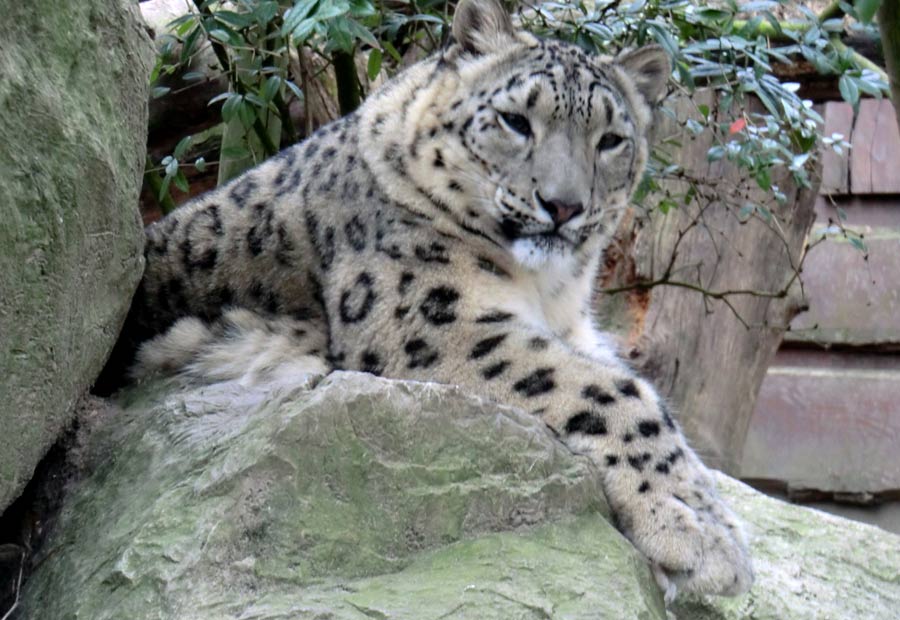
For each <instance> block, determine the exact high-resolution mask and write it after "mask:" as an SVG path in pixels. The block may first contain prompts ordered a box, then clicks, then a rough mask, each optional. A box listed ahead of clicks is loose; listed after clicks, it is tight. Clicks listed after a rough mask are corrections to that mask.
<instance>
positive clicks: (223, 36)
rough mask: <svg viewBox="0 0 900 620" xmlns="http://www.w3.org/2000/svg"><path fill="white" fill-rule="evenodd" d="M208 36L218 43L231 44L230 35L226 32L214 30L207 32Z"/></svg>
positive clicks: (219, 29)
mask: <svg viewBox="0 0 900 620" xmlns="http://www.w3.org/2000/svg"><path fill="white" fill-rule="evenodd" d="M209 36H210V37H212V38H213V39H215V40H216V41H220V42H222V43H228V44H231V42H232V38H231V37H232V35H231V33H229V32H228V31H227V30H224V29H222V28H216V29H215V30H211V31H210V32H209Z"/></svg>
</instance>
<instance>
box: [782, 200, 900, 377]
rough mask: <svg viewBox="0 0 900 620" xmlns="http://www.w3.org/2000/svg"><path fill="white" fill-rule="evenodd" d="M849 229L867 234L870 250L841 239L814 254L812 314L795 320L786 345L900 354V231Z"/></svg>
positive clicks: (807, 280)
mask: <svg viewBox="0 0 900 620" xmlns="http://www.w3.org/2000/svg"><path fill="white" fill-rule="evenodd" d="M895 204H896V206H895V208H900V203H895ZM897 218H898V219H900V213H898V214H897ZM848 225H849V226H850V227H851V228H853V229H854V230H857V231H859V232H861V233H864V234H865V242H866V247H867V252H862V251H860V250H858V249H857V248H855V247H854V246H853V245H852V244H850V243H849V242H847V241H844V240H842V239H840V238H836V239H831V240H828V241H826V242H825V243H823V244H821V245H818V246H816V247H815V248H813V249H812V250H810V253H809V255H808V256H807V257H806V263H805V265H804V267H803V284H804V286H805V290H806V296H807V299H808V301H809V310H808V311H807V312H804V313H802V314H800V315H798V316H797V317H796V318H795V319H794V320H793V322H792V323H791V331H789V332H788V333H787V334H785V342H789V343H794V344H800V343H815V344H818V345H822V346H831V345H848V346H854V347H867V348H873V349H880V350H890V351H897V350H900V227H898V228H871V227H866V226H859V225H857V224H855V223H854V222H852V221H851V222H850V223H849V224H848ZM813 235H815V232H814V233H813ZM898 366H900V363H898Z"/></svg>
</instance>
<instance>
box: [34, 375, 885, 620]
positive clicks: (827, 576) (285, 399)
mask: <svg viewBox="0 0 900 620" xmlns="http://www.w3.org/2000/svg"><path fill="white" fill-rule="evenodd" d="M310 385H311V384H310ZM121 404H122V405H123V407H124V410H122V411H118V412H115V413H114V415H108V416H106V417H105V418H103V419H100V420H94V421H93V422H91V421H89V420H87V421H85V425H84V426H85V427H89V426H91V425H93V426H94V427H95V428H96V429H97V430H95V431H93V433H91V434H90V435H89V436H88V437H87V439H86V440H85V443H84V445H85V448H84V452H82V453H80V454H79V456H80V457H81V458H82V459H83V462H84V463H85V468H86V474H85V475H86V477H85V478H84V479H83V480H82V481H81V482H79V483H78V484H76V485H75V486H74V488H73V491H72V492H71V494H70V495H69V497H68V499H67V501H66V503H65V506H64V509H63V511H62V513H61V515H60V516H59V521H58V524H57V527H56V530H55V533H54V534H53V535H52V536H51V538H50V540H49V541H48V542H47V543H46V544H45V545H44V547H43V549H42V550H41V552H40V553H39V555H38V556H37V557H36V558H35V559H34V562H35V565H36V566H37V568H36V570H35V572H34V574H33V575H32V577H31V579H30V581H29V582H28V583H27V584H26V587H25V593H24V601H23V602H24V609H25V617H28V618H41V619H42V620H55V619H57V618H91V619H92V620H103V619H107V618H108V619H113V618H116V619H119V618H129V619H132V618H134V619H143V618H154V619H163V618H179V619H189V620H191V619H196V620H201V619H210V620H211V619H214V618H215V619H218V618H225V617H229V618H254V619H257V620H265V619H275V618H279V619H281V618H292V619H295V618H298V619H299V618H321V619H325V618H328V619H331V620H339V619H344V618H347V619H358V620H366V619H371V618H382V619H386V618H390V619H391V620H404V619H409V620H418V619H421V618H456V619H462V618H478V619H491V618H497V619H498V620H499V619H508V618H535V619H537V618H544V619H546V618H553V619H556V618H566V619H578V618H583V619H589V618H590V619H596V618H625V619H629V620H630V619H632V618H635V619H640V620H663V619H665V618H666V612H665V610H664V608H663V604H662V599H661V596H660V593H659V591H658V590H657V588H656V586H655V584H654V582H653V580H652V578H651V576H650V574H649V571H648V569H647V567H646V564H645V562H644V560H643V559H642V558H641V556H640V555H638V554H637V552H636V551H635V550H634V549H633V547H631V545H630V544H629V543H628V542H627V541H626V540H625V539H623V538H622V536H620V535H619V534H618V533H617V532H616V531H615V530H614V529H613V528H612V527H611V526H610V525H609V524H608V522H607V519H606V517H607V512H608V511H607V508H606V506H605V504H604V503H603V502H602V500H601V495H600V492H599V484H598V473H597V471H596V470H595V469H594V468H593V467H592V466H591V464H590V463H589V462H588V461H587V460H586V459H585V458H583V457H580V456H577V455H574V454H572V453H570V452H569V451H568V450H567V449H566V448H565V447H563V446H562V445H561V444H560V443H559V442H558V441H557V440H556V439H555V438H554V437H553V435H552V434H551V433H550V431H548V430H547V429H546V428H545V427H544V426H543V425H542V424H541V422H540V421H539V420H538V419H537V418H535V417H534V416H531V415H528V414H525V413H522V412H519V411H516V410H513V409H509V408H505V407H500V406H498V405H494V404H490V403H486V402H484V401H481V400H479V399H475V398H472V397H469V396H466V395H464V394H462V393H461V391H460V390H459V389H457V388H453V387H447V386H438V385H434V384H422V383H404V382H395V381H388V380H384V379H379V378H376V377H373V376H370V375H364V374H357V373H335V374H332V375H331V376H330V377H328V378H327V379H325V380H324V381H322V382H321V383H319V384H318V385H317V386H316V387H315V388H314V389H309V388H307V387H304V386H299V387H293V388H287V387H280V388H278V389H251V388H242V387H239V386H236V385H234V384H228V383H226V384H219V385H216V386H208V387H203V388H186V387H184V386H181V385H179V384H178V383H177V382H167V383H155V384H149V385H146V386H143V387H139V388H137V389H136V390H135V391H133V392H131V393H130V394H128V395H126V396H125V397H124V398H123V399H122V401H121ZM720 483H721V485H722V487H723V488H724V491H725V492H726V494H727V495H728V496H730V497H731V500H732V502H733V503H734V504H735V505H736V507H737V509H738V511H739V512H740V513H741V514H742V515H743V516H744V518H745V519H747V521H748V522H749V523H750V524H751V527H753V529H754V530H755V532H754V534H755V542H754V552H755V554H756V558H757V570H758V583H757V585H756V586H755V587H754V589H753V590H752V591H751V593H750V594H749V595H747V596H745V597H742V598H739V599H735V600H722V599H716V600H705V599H700V598H696V599H689V600H685V601H680V602H679V603H678V604H677V605H676V607H675V608H674V611H675V613H676V614H677V616H678V617H679V618H681V619H682V620H700V619H704V620H706V619H723V620H725V619H727V620H730V619H732V618H734V619H735V620H736V619H737V618H747V617H750V615H749V614H751V612H752V617H753V618H756V619H758V620H762V619H772V620H775V619H778V620H786V619H791V620H793V619H795V618H800V619H805V618H809V619H810V620H811V619H813V618H815V619H817V620H820V619H827V618H834V619H838V618H888V617H891V616H890V614H891V613H893V611H896V609H898V608H900V539H898V538H897V537H895V536H893V535H890V534H887V533H885V532H882V531H880V530H878V529H876V528H873V527H870V526H865V525H860V524H857V523H853V522H849V521H844V520H842V519H839V518H836V517H830V516H827V515H824V514H821V513H818V512H815V511H812V510H807V509H803V508H798V507H791V506H787V505H785V504H783V503H781V502H778V501H776V500H771V499H768V498H765V497H763V496H761V495H759V494H758V493H756V492H754V491H752V490H750V489H749V488H747V487H745V486H743V485H741V484H740V483H737V482H734V481H732V480H730V479H728V478H725V477H724V476H722V477H721V478H720ZM892 610H893V611H892Z"/></svg>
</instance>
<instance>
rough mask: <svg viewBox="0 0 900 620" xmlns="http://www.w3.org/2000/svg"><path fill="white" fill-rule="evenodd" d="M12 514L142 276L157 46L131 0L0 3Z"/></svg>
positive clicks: (5, 447)
mask: <svg viewBox="0 0 900 620" xmlns="http://www.w3.org/2000/svg"><path fill="white" fill-rule="evenodd" d="M0 15H2V17H0V50H2V52H0V395H2V400H0V428H2V429H3V433H2V435H0V510H2V509H3V508H4V507H6V506H7V505H8V504H9V502H10V501H12V500H13V499H14V498H15V497H16V495H17V494H18V493H19V492H20V491H21V489H22V487H23V486H24V484H25V483H26V482H27V481H28V479H29V478H30V477H31V474H32V472H33V469H34V466H35V465H36V464H37V462H38V461H39V460H40V458H41V457H42V456H43V455H44V453H45V452H46V450H47V448H48V447H49V446H50V445H51V444H52V443H53V441H54V440H55V438H56V436H57V434H58V433H59V431H60V430H61V429H62V427H63V426H64V425H65V424H66V423H67V422H68V421H69V420H70V419H71V415H72V410H73V405H74V404H75V402H76V400H77V399H78V397H79V396H80V395H81V394H82V393H83V392H84V390H85V389H86V388H87V387H88V386H89V385H90V384H91V382H92V381H93V380H94V378H95V377H96V375H97V373H98V372H99V371H100V368H101V367H102V365H103V363H104V360H105V358H106V355H107V354H108V352H109V350H110V348H111V347H112V345H113V342H114V341H115V339H116V335H117V332H118V330H119V326H120V324H121V321H122V320H123V319H124V316H125V311H126V309H127V306H128V303H129V299H130V297H131V294H132V292H133V291H134V288H135V286H136V285H137V280H138V279H139V277H140V270H141V260H142V259H141V245H142V234H141V226H140V220H139V217H138V212H137V196H138V191H139V188H140V180H141V174H142V172H143V167H144V159H145V157H146V154H145V151H144V148H145V144H144V143H145V137H146V126H147V116H146V114H147V112H146V107H147V95H148V88H149V86H148V83H147V77H148V75H149V71H150V66H151V62H152V48H151V47H150V44H149V40H148V38H147V35H146V34H145V33H144V32H143V29H142V26H141V25H140V21H139V18H138V17H137V16H136V11H135V8H134V7H128V6H126V3H124V2H121V1H120V0H79V1H77V2H76V1H71V2H59V1H58V0H29V1H28V2H21V1H19V0H0Z"/></svg>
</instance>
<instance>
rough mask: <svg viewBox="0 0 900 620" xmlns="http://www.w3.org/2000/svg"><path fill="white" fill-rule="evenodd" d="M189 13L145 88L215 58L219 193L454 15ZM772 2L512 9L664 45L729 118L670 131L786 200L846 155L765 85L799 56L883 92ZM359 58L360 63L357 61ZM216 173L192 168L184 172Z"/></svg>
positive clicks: (610, 45)
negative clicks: (227, 133) (831, 159)
mask: <svg viewBox="0 0 900 620" xmlns="http://www.w3.org/2000/svg"><path fill="white" fill-rule="evenodd" d="M194 2H195V5H196V10H195V11H193V12H191V13H188V14H186V15H183V16H181V17H179V18H178V19H176V20H175V21H173V22H172V23H171V25H170V28H171V34H170V35H167V36H166V37H164V39H163V42H162V45H161V48H160V53H159V60H158V63H157V66H156V69H155V71H154V75H153V79H154V81H156V80H158V79H159V78H162V77H164V76H170V75H171V76H176V75H177V76H180V77H179V78H178V79H179V80H180V81H181V82H183V83H184V87H185V88H186V87H189V86H190V84H191V83H194V82H197V81H199V80H203V79H205V76H204V73H203V72H201V71H198V70H197V69H196V68H195V65H196V61H197V59H198V57H200V56H201V55H202V54H203V53H204V50H207V49H212V50H213V52H214V53H215V57H216V59H217V64H218V65H219V67H218V68H219V69H220V70H221V71H222V72H223V73H224V74H225V75H226V76H227V78H228V85H229V88H228V90H227V91H226V92H223V93H221V94H220V95H218V96H217V97H214V98H213V99H212V100H211V101H210V104H221V108H220V110H221V117H222V121H223V123H225V124H226V126H231V127H237V128H238V129H239V131H240V135H239V136H238V140H237V142H236V143H229V144H228V145H227V146H226V148H227V149H228V151H227V152H224V153H222V155H223V158H222V159H223V160H224V159H225V158H226V157H228V158H232V159H241V160H244V163H243V164H242V166H238V167H233V168H231V169H230V171H229V174H228V175H224V176H223V175H222V174H220V176H219V181H220V182H224V181H226V180H227V178H228V177H229V176H233V175H234V174H237V173H238V172H240V171H241V169H243V168H246V167H249V166H250V165H253V164H254V163H256V162H258V161H260V160H262V159H264V158H265V157H268V156H271V155H273V154H274V153H275V152H276V151H277V150H278V148H279V147H281V146H285V145H286V144H289V143H292V142H295V141H297V140H298V139H300V137H301V134H304V133H308V132H309V131H311V130H312V129H314V128H315V127H314V125H315V123H314V122H313V119H314V117H316V115H315V114H314V113H313V109H312V108H313V96H312V93H313V91H314V89H317V88H318V89H319V90H320V91H324V92H326V93H327V94H328V95H330V96H331V99H332V100H334V99H335V98H336V97H337V96H338V94H339V93H340V94H343V93H346V92H348V91H347V90H346V89H347V88H350V89H351V90H352V91H353V90H355V92H356V93H358V94H362V95H363V96H364V95H365V92H366V90H367V89H368V88H369V85H370V84H371V83H372V82H373V81H375V80H377V79H378V78H379V76H381V75H382V74H386V75H387V76H390V75H392V74H393V73H395V72H396V71H397V70H398V69H400V68H401V67H403V66H404V65H405V64H407V63H409V62H413V61H415V60H418V59H419V58H421V57H422V56H423V55H425V54H427V53H430V52H431V51H433V50H435V49H437V48H438V47H439V46H440V45H441V44H442V42H444V41H446V38H447V37H448V36H449V15H450V13H451V9H450V7H449V6H448V3H447V2H441V1H438V0H422V1H418V2H417V1H415V0H411V1H409V2H398V1H375V0H232V2H228V3H225V2H221V1H218V0H194ZM782 4H785V0H778V1H775V0H751V1H750V2H746V3H738V2H736V1H735V0H725V1H723V2H720V3H717V4H716V5H714V6H711V7H699V6H696V5H695V4H694V3H692V2H688V1H687V0H625V1H614V0H599V1H597V2H594V3H585V2H543V3H538V4H534V5H528V6H526V7H525V8H523V9H522V10H521V11H520V12H519V20H520V21H521V23H522V25H523V26H524V27H526V28H528V29H530V30H532V31H534V32H536V33H537V34H539V35H542V36H551V37H557V38H560V39H564V40H568V41H571V42H574V43H576V44H578V45H580V46H582V47H583V48H585V49H587V50H590V51H592V52H597V53H607V54H612V53H616V52H618V51H619V50H621V49H623V48H626V47H632V46H639V45H644V44H646V43H650V42H656V43H658V44H660V45H662V46H663V47H664V48H665V50H666V51H667V52H668V54H669V55H670V57H671V58H672V61H673V66H674V68H675V71H674V73H673V76H672V80H671V89H672V91H673V92H675V93H682V94H686V95H689V94H690V93H692V92H694V91H695V90H696V89H697V88H701V87H704V88H712V89H714V90H715V91H716V93H717V95H718V101H719V109H720V110H737V111H738V113H736V115H735V116H734V117H732V118H723V117H722V114H720V113H717V111H716V110H710V109H709V107H708V106H698V112H699V114H698V115H697V116H696V118H691V119H684V120H681V121H680V122H682V123H683V125H684V127H685V128H686V129H687V131H688V132H690V133H693V134H697V135H699V134H703V133H704V132H711V134H712V135H713V136H714V141H713V146H711V147H710V148H709V150H708V152H707V158H708V159H709V161H716V160H722V159H727V160H729V161H731V162H733V163H734V164H736V165H737V166H739V167H741V168H743V169H745V170H746V171H747V173H748V175H749V176H750V177H751V178H752V179H753V180H754V181H755V182H756V184H757V185H758V186H759V188H761V189H762V190H764V191H765V192H768V193H769V194H770V195H771V197H772V198H773V199H774V200H776V201H783V200H784V199H785V196H784V194H783V193H782V192H781V191H780V190H779V188H778V187H777V186H776V185H774V184H773V182H772V179H773V177H774V171H775V170H776V169H779V168H786V169H788V170H789V171H790V172H791V174H792V175H793V177H794V179H795V181H796V182H797V183H799V184H800V185H809V183H810V179H809V168H810V166H809V163H810V160H811V159H812V157H814V154H815V152H816V150H817V149H818V148H819V147H821V146H823V145H824V146H827V147H831V148H836V149H844V148H848V147H849V145H848V144H847V143H846V141H844V139H843V136H838V135H835V136H829V137H828V138H827V139H824V137H823V136H822V135H820V128H821V125H822V122H823V121H822V119H821V117H820V116H819V115H818V114H817V113H816V112H815V111H814V110H813V107H812V104H811V102H809V101H804V100H802V99H801V98H800V97H799V96H798V94H797V93H798V89H799V84H796V83H791V82H783V81H781V80H780V79H779V78H778V77H776V75H775V73H776V72H775V68H776V65H779V64H781V65H789V64H791V63H792V62H793V61H794V60H795V59H801V58H802V59H805V60H806V61H807V62H809V63H811V64H812V65H813V66H814V67H815V68H816V69H817V70H818V71H819V72H821V73H825V74H832V75H835V76H839V88H840V92H841V94H842V96H843V97H844V98H845V99H846V100H847V101H849V102H850V103H852V104H854V105H856V104H857V103H858V101H859V98H860V96H862V95H863V94H866V95H873V96H881V95H882V93H883V92H886V90H887V87H888V85H887V84H886V83H885V82H884V81H883V80H882V79H881V77H880V76H879V75H878V74H877V73H875V72H873V71H872V70H870V69H869V68H865V67H862V66H860V65H859V64H858V59H857V58H856V57H855V56H854V54H853V52H852V51H851V50H848V49H847V48H845V47H844V46H842V45H840V42H839V40H838V39H837V36H836V35H837V34H839V33H840V32H841V31H842V30H843V29H844V28H845V24H844V21H843V20H841V19H838V18H835V17H829V18H827V19H820V17H818V16H816V15H814V14H812V13H811V12H809V11H808V10H806V9H803V8H802V7H800V10H801V18H800V19H798V20H795V21H790V22H784V21H780V20H779V19H778V18H777V17H776V15H775V13H774V11H775V10H776V9H778V8H779V6H780V5H782ZM877 5H878V0H856V2H855V3H854V5H850V4H845V5H843V4H842V6H841V10H842V12H843V13H845V14H846V15H849V16H851V17H852V18H854V19H856V21H857V24H856V26H855V27H859V28H867V27H868V28H871V25H868V26H867V25H866V24H867V23H868V22H869V21H870V20H871V16H872V14H873V13H874V10H876V9H877ZM873 7H874V8H873ZM341 55H343V56H341ZM348 58H349V59H350V61H351V62H347V59H348ZM357 59H360V62H358V63H357V62H354V61H355V60H357ZM170 88H171V87H164V86H161V85H158V86H157V87H156V88H155V90H154V93H155V96H166V95H168V94H169V93H170V92H171V91H170ZM351 94H352V92H351ZM350 101H351V102H352V101H355V100H353V99H351V100H350ZM756 101H758V102H759V105H757V104H756V103H755V102H756ZM294 102H298V103H299V104H301V105H302V106H303V107H304V109H305V117H306V120H307V123H306V125H307V126H306V127H305V131H303V130H298V129H296V128H295V127H294V126H293V122H292V119H291V115H290V113H289V111H290V107H291V105H292V103H294ZM341 103H342V111H344V112H346V111H348V110H347V105H346V104H345V101H344V97H343V96H342V97H341ZM316 118H321V115H320V116H319V117H316ZM321 120H322V121H323V122H324V121H327V120H330V118H328V117H327V115H326V117H325V118H322V119H321ZM232 142H234V141H232ZM189 146H190V137H186V138H185V139H184V140H182V141H181V142H179V144H178V146H177V147H176V148H175V151H174V152H173V153H172V154H171V155H169V156H167V157H166V158H165V159H163V160H162V161H161V162H160V165H161V170H162V171H164V173H165V177H164V180H163V183H162V185H161V188H160V192H159V194H160V198H162V197H163V196H165V195H166V193H167V192H168V189H169V185H170V184H171V183H174V184H175V185H176V186H177V187H179V188H182V189H184V188H186V186H187V181H186V179H185V177H184V174H183V170H182V168H183V167H184V166H185V165H191V164H189V163H186V162H185V161H184V158H185V155H186V153H187V152H188V151H189ZM669 146H671V145H669ZM664 147H665V145H663V146H662V147H661V148H660V149H658V150H657V152H656V154H655V157H654V160H653V165H652V166H651V167H650V170H649V171H648V175H647V178H646V179H645V183H644V184H643V187H642V190H641V192H639V195H638V196H637V199H638V200H641V199H642V198H644V197H646V196H647V194H648V193H649V192H650V191H652V190H657V189H659V180H660V179H663V178H666V177H671V176H673V175H674V176H677V175H678V173H679V166H678V164H677V163H676V162H674V161H672V158H671V157H669V156H667V155H666V149H665V148H664ZM213 163H214V162H207V161H205V160H196V161H194V162H193V165H194V166H197V167H198V168H200V167H205V166H208V165H213ZM689 199H690V196H680V197H673V196H667V197H666V198H664V199H663V200H662V201H661V202H659V204H658V207H659V208H660V209H662V210H663V211H666V210H668V209H671V208H674V207H677V206H678V204H680V203H681V202H682V201H684V200H689ZM767 212H768V211H767V209H766V208H765V207H763V206H762V205H744V206H743V208H742V213H743V214H744V215H746V216H749V215H750V214H757V215H758V214H765V213H767Z"/></svg>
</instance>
